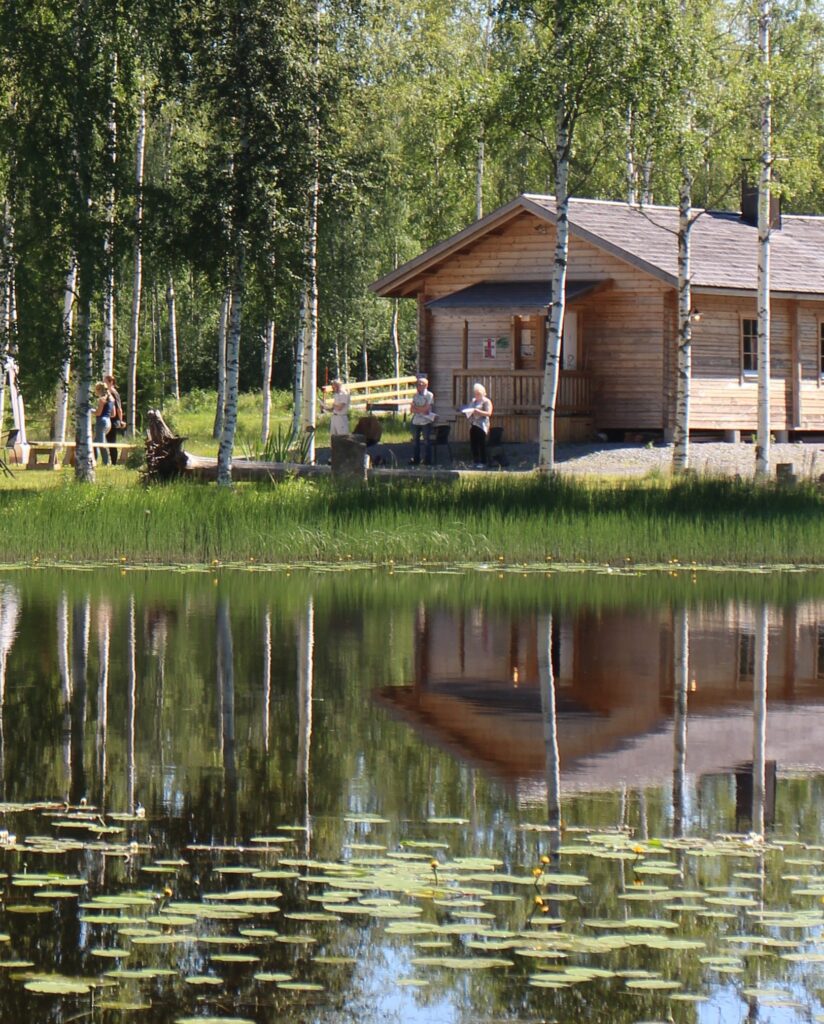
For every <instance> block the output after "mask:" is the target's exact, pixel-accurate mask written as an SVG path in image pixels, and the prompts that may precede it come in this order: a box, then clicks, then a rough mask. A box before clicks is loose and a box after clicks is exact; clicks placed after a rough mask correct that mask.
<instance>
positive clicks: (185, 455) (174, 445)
mask: <svg viewBox="0 0 824 1024" xmlns="http://www.w3.org/2000/svg"><path fill="white" fill-rule="evenodd" d="M185 441H186V438H185V437H177V436H176V435H175V434H174V433H173V432H172V431H171V430H170V428H169V426H168V424H167V423H166V421H165V420H164V419H163V414H162V413H161V412H160V410H158V409H150V410H149V411H148V413H147V429H146V479H147V480H149V481H164V480H174V479H187V480H201V481H203V482H204V483H205V482H209V481H215V480H217V459H216V458H211V457H209V456H206V455H192V454H191V452H187V451H186V449H185V448H184V447H183V445H184V442H185ZM331 475H332V467H331V466H308V465H305V464H304V463H299V462H262V461H258V460H255V459H244V458H240V459H233V460H232V480H235V481H238V482H247V481H254V480H271V481H277V480H286V479H288V478H290V477H296V476H299V477H310V478H317V477H328V476H331ZM478 475H479V474H477V473H471V472H470V473H467V472H466V471H463V470H457V469H430V468H428V467H424V468H415V469H383V468H375V469H373V468H369V469H368V470H367V477H368V479H369V480H384V481H389V480H421V481H423V480H429V481H432V480H437V481H440V482H444V483H446V482H451V481H455V480H460V479H461V477H463V476H478Z"/></svg>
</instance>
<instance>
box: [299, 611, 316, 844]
mask: <svg viewBox="0 0 824 1024" xmlns="http://www.w3.org/2000/svg"><path fill="white" fill-rule="evenodd" d="M297 654H298V762H297V769H296V774H297V777H298V780H299V781H300V782H301V784H302V787H303V793H302V796H303V823H304V826H305V829H306V832H305V835H304V842H305V843H307V844H308V843H309V840H310V837H311V816H310V806H311V786H310V776H311V772H310V765H311V759H312V702H313V700H314V691H315V602H314V598H313V597H310V598H309V599H308V600H307V602H306V612H305V614H303V615H301V617H300V619H299V620H298V652H297ZM306 852H307V853H308V850H307V851H306Z"/></svg>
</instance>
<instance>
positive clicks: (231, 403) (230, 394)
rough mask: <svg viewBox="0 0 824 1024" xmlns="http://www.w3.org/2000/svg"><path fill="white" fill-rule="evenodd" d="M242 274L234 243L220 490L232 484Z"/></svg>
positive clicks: (239, 249) (241, 254) (242, 258)
mask: <svg viewBox="0 0 824 1024" xmlns="http://www.w3.org/2000/svg"><path fill="white" fill-rule="evenodd" d="M245 273H246V254H245V251H244V243H243V241H242V240H239V241H238V242H237V243H236V252H235V261H234V269H233V272H232V301H231V305H232V312H231V315H230V317H229V330H228V333H227V337H226V402H225V403H224V413H223V431H222V432H221V435H220V444H219V446H218V450H217V482H218V484H219V485H220V486H222V487H231V484H232V453H233V451H234V446H235V431H236V429H237V399H238V372H239V369H240V331H241V323H242V316H243V287H244V278H245Z"/></svg>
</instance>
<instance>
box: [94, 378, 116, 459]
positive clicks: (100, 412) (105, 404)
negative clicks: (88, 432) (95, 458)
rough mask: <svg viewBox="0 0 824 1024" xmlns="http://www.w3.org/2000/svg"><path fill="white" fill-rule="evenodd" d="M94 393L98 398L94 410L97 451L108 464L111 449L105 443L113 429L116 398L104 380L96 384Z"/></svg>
mask: <svg viewBox="0 0 824 1024" xmlns="http://www.w3.org/2000/svg"><path fill="white" fill-rule="evenodd" d="M94 394H95V397H96V398H97V408H96V409H95V411H94V444H95V452H96V453H99V455H100V459H101V461H102V462H103V465H104V466H108V465H109V449H108V448H106V446H105V445H106V436H107V434H108V433H109V431H110V430H111V429H112V420H113V419H114V399H113V398H112V396H111V395H110V394H109V389H108V388H107V387H106V385H105V384H104V383H103V381H102V380H101V381H98V382H97V384H95V386H94Z"/></svg>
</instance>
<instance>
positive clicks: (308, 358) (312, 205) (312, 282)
mask: <svg viewBox="0 0 824 1024" xmlns="http://www.w3.org/2000/svg"><path fill="white" fill-rule="evenodd" d="M319 201H320V172H319V168H318V165H317V161H316V163H315V170H314V178H313V181H312V191H311V195H310V198H309V220H308V236H307V239H306V242H307V245H306V320H305V326H306V340H305V341H304V351H303V357H304V364H305V367H306V369H305V375H304V396H303V397H304V407H305V410H306V412H305V415H304V421H303V425H304V430H305V431H306V433H307V434H308V435H309V444H308V446H307V453H306V461H307V462H308V463H309V464H310V465H311V464H313V463H314V461H315V428H316V426H317V410H318V399H317V395H318V205H319Z"/></svg>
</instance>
